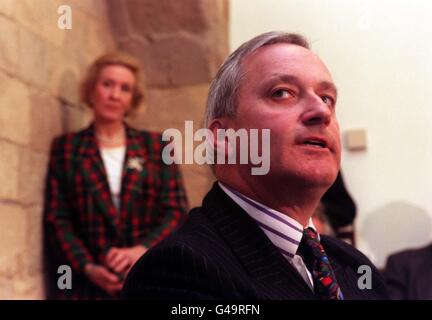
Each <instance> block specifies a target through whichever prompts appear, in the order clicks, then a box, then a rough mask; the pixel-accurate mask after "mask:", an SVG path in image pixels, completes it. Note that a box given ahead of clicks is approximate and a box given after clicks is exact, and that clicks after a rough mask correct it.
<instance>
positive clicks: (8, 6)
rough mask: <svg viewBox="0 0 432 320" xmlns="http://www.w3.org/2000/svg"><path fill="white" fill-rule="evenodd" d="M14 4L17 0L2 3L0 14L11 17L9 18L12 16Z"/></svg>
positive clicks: (4, 0)
mask: <svg viewBox="0 0 432 320" xmlns="http://www.w3.org/2000/svg"><path fill="white" fill-rule="evenodd" d="M14 4H15V0H2V1H0V13H1V14H4V15H5V16H9V17H10V16H12V14H13V7H14ZM1 30H3V29H1Z"/></svg>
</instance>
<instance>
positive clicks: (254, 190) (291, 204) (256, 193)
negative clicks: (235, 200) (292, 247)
mask: <svg viewBox="0 0 432 320" xmlns="http://www.w3.org/2000/svg"><path fill="white" fill-rule="evenodd" d="M219 181H221V182H222V183H223V184H225V185H226V186H228V187H230V188H232V189H234V190H236V191H238V192H240V193H242V194H244V195H245V196H247V197H249V198H251V199H253V200H255V201H258V202H260V203H262V204H264V205H266V206H267V207H269V208H272V209H274V210H277V211H279V212H282V213H284V214H286V215H287V216H289V217H291V218H293V219H295V220H296V221H298V222H299V223H300V224H301V225H302V226H304V227H306V226H307V225H308V223H309V219H310V218H311V217H312V215H313V213H314V211H315V209H316V207H317V206H318V203H319V201H320V199H321V197H322V195H323V193H324V192H325V190H323V189H322V188H310V187H309V188H300V187H299V186H295V187H294V188H290V187H289V186H286V185H284V186H281V185H279V184H273V185H272V186H269V185H266V184H263V183H253V184H250V183H245V182H244V181H241V182H240V183H236V182H233V181H232V180H231V181H230V180H228V179H221V180H219Z"/></svg>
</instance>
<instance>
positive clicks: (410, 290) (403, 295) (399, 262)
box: [384, 245, 432, 300]
mask: <svg viewBox="0 0 432 320" xmlns="http://www.w3.org/2000/svg"><path fill="white" fill-rule="evenodd" d="M384 274H385V278H386V281H387V287H388V290H389V294H390V297H391V298H392V299H409V300H417V299H428V300H430V299H432V245H430V246H427V247H425V248H421V249H412V250H405V251H402V252H399V253H396V254H393V255H391V256H390V257H389V258H388V259H387V265H386V268H385V272H384Z"/></svg>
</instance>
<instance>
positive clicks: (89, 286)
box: [44, 52, 187, 299]
mask: <svg viewBox="0 0 432 320" xmlns="http://www.w3.org/2000/svg"><path fill="white" fill-rule="evenodd" d="M80 93H81V99H82V100H83V102H85V103H86V104H87V105H88V106H89V107H90V108H91V110H92V111H93V122H92V123H91V125H90V126H89V127H88V128H86V129H84V130H81V131H79V132H75V133H68V134H65V135H62V136H60V137H58V138H56V139H54V141H53V143H52V147H51V154H50V161H49V169H48V175H47V180H46V191H45V209H44V223H45V235H46V240H47V251H48V254H49V257H50V262H51V266H52V267H53V268H55V270H56V269H57V267H58V266H59V265H62V264H65V265H69V266H70V267H71V268H72V270H73V278H72V279H73V281H72V289H71V290H55V289H54V292H53V294H52V295H51V296H50V298H58V297H60V298H76V299H84V298H86V299H97V298H99V299H103V298H112V297H116V296H117V294H118V292H119V291H120V289H121V287H122V285H123V279H124V278H125V276H126V275H127V273H128V271H129V270H130V268H131V267H132V265H133V264H134V263H135V262H136V261H137V259H138V258H139V257H140V256H141V255H143V254H144V253H145V252H146V250H147V249H148V248H150V247H151V246H153V245H154V244H156V243H157V242H159V241H160V240H161V239H163V238H164V237H165V236H167V235H168V234H169V233H171V232H172V231H174V230H175V229H176V228H177V227H179V226H180V224H181V223H182V222H183V220H184V218H185V217H186V210H187V199H186V195H185V191H184V188H183V184H182V178H181V174H180V172H179V170H178V168H177V167H176V166H175V165H169V166H168V165H165V164H164V163H163V161H162V158H161V153H162V148H163V142H162V140H161V138H162V137H161V135H160V134H157V133H153V132H147V131H139V130H136V129H133V128H131V127H130V126H129V125H128V124H127V123H126V122H125V116H126V115H127V114H128V113H129V112H131V111H132V110H133V109H136V108H137V107H138V106H139V104H140V102H141V100H142V96H143V94H142V90H141V88H140V70H139V64H138V63H137V62H136V61H135V60H134V59H133V58H132V57H130V56H128V55H126V54H124V53H121V52H115V53H110V54H105V55H103V56H101V57H100V58H98V59H97V60H96V61H94V63H93V64H92V65H91V66H90V67H89V68H88V70H87V74H86V76H85V78H84V80H83V82H82V86H81V92H80ZM49 274H54V275H56V272H55V271H54V272H49ZM54 281H55V282H53V283H52V284H53V287H54V288H55V286H56V281H57V279H55V280H54Z"/></svg>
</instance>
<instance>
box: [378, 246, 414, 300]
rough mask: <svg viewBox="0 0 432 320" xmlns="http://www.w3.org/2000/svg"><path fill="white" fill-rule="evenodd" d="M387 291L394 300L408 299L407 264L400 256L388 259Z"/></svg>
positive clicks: (385, 273) (385, 271) (386, 268)
mask: <svg viewBox="0 0 432 320" xmlns="http://www.w3.org/2000/svg"><path fill="white" fill-rule="evenodd" d="M384 278H385V280H386V284H387V290H388V293H389V295H390V297H391V299H394V300H406V299H408V284H407V283H408V281H407V272H406V270H405V264H404V263H403V259H401V256H400V255H397V254H396V255H392V256H390V257H389V258H388V259H387V263H386V266H385V270H384Z"/></svg>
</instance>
